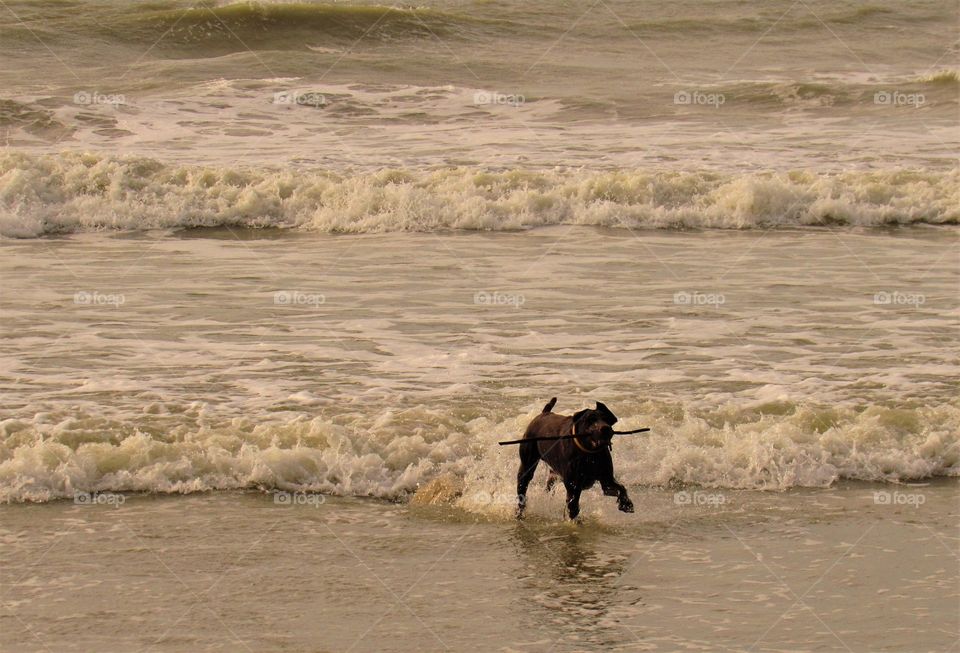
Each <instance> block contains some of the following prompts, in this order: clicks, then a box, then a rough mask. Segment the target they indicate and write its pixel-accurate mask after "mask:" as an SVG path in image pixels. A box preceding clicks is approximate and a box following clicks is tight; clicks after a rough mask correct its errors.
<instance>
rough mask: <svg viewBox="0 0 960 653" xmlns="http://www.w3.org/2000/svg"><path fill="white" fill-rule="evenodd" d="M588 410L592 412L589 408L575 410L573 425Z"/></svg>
mask: <svg viewBox="0 0 960 653" xmlns="http://www.w3.org/2000/svg"><path fill="white" fill-rule="evenodd" d="M589 412H592V411H591V410H590V409H589V408H587V409H584V410H578V411H577V412H575V413H574V414H573V425H574V426H576V425H577V424H579V423H580V420H582V419H583V417H584V416H585V415H586V414H587V413H589Z"/></svg>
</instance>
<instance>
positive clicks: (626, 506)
mask: <svg viewBox="0 0 960 653" xmlns="http://www.w3.org/2000/svg"><path fill="white" fill-rule="evenodd" d="M617 507H618V508H619V509H620V512H633V501H631V500H630V499H627V500H626V501H621V502H620V503H619V504H617Z"/></svg>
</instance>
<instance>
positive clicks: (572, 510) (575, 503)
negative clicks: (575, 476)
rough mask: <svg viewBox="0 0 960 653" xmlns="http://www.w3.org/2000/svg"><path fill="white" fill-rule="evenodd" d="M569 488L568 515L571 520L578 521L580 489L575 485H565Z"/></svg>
mask: <svg viewBox="0 0 960 653" xmlns="http://www.w3.org/2000/svg"><path fill="white" fill-rule="evenodd" d="M564 486H565V487H566V488H567V514H569V515H570V519H576V518H577V515H579V514H580V492H581V490H580V487H579V486H577V485H574V484H573V483H564Z"/></svg>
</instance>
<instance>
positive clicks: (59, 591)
mask: <svg viewBox="0 0 960 653" xmlns="http://www.w3.org/2000/svg"><path fill="white" fill-rule="evenodd" d="M632 493H633V497H634V501H635V502H636V504H637V513H635V514H634V515H622V514H620V513H617V512H616V511H615V510H614V505H613V500H612V499H609V498H605V499H604V498H601V496H600V494H599V492H588V493H586V494H585V496H584V503H585V504H586V506H587V511H588V512H593V511H594V510H595V509H596V508H597V507H598V506H599V504H604V509H603V511H602V516H600V515H599V514H592V515H590V516H588V517H587V518H586V520H585V522H584V524H582V525H580V526H572V525H570V524H567V523H563V522H561V521H559V520H557V519H553V518H549V519H548V518H535V519H532V520H529V521H527V522H523V523H514V522H513V520H511V519H509V518H506V519H495V518H494V519H490V518H481V517H477V516H470V515H465V514H463V513H458V512H451V511H450V509H449V508H437V507H422V506H418V505H415V504H414V505H396V504H389V503H381V502H378V501H371V500H356V499H339V498H327V499H326V500H325V502H324V503H320V504H316V505H314V504H301V505H285V504H277V503H275V502H274V501H273V500H272V499H271V497H270V496H269V495H266V496H265V495H263V494H258V493H253V494H251V493H219V494H201V495H191V496H189V497H177V498H163V497H151V496H128V497H126V498H125V500H124V501H123V503H122V504H120V505H119V506H117V505H113V504H106V503H104V504H99V505H74V504H73V503H69V502H54V503H49V504H44V505H17V506H6V507H3V508H0V510H2V511H3V521H2V526H0V538H2V541H3V542H4V546H3V550H2V558H3V560H2V562H3V568H4V576H5V578H6V581H5V582H6V584H7V586H8V588H9V589H10V590H11V591H9V592H8V593H7V594H6V598H5V608H6V610H5V611H4V612H3V613H2V616H0V624H2V626H3V627H2V628H0V642H2V645H3V646H4V648H9V649H10V650H14V649H16V650H59V651H74V650H92V649H98V648H108V649H110V650H112V651H182V650H192V651H200V650H202V651H227V650H230V651H233V650H237V649H238V648H239V649H242V650H254V651H305V650H310V651H398V652H401V651H421V650H432V651H442V650H449V651H466V650H477V649H482V650H500V651H588V650H593V651H595V650H614V651H677V650H718V649H724V650H735V651H747V650H753V651H797V650H804V651H818V650H847V651H904V650H911V651H937V650H948V649H949V648H950V646H952V645H953V644H954V643H955V642H956V638H957V631H958V627H960V623H958V615H957V610H956V607H957V603H958V601H960V585H958V580H960V579H958V573H957V555H958V550H960V538H958V535H960V533H958V532H957V523H958V517H960V515H958V510H957V506H958V498H960V495H958V488H957V484H956V482H955V481H944V482H939V483H935V484H932V485H926V484H924V485H920V486H895V487H891V486H889V485H867V484H856V485H849V484H844V485H842V486H840V487H833V488H829V489H823V490H791V491H788V492H785V493H757V492H737V491H729V490H725V491H723V492H715V493H712V494H709V495H708V494H706V493H702V494H701V495H700V496H701V497H707V496H709V497H711V501H710V503H707V502H706V501H704V502H700V503H699V505H693V504H692V503H687V504H683V503H680V504H678V503H677V502H676V501H677V499H676V498H677V496H678V495H677V494H674V493H670V492H664V491H660V490H656V489H642V488H632ZM875 493H881V494H883V493H886V496H887V497H889V499H888V501H889V502H888V503H883V502H882V501H883V499H881V500H880V501H881V503H877V502H876V499H875V496H876V495H875ZM717 501H722V503H717ZM606 504H610V505H606ZM556 516H558V515H555V516H554V517H556Z"/></svg>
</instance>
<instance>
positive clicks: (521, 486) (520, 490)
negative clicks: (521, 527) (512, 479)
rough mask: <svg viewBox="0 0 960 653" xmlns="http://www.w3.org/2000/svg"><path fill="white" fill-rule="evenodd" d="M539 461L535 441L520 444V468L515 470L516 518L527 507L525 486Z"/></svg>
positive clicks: (538, 452) (518, 517) (519, 516)
mask: <svg viewBox="0 0 960 653" xmlns="http://www.w3.org/2000/svg"><path fill="white" fill-rule="evenodd" d="M539 462H540V451H539V450H538V449H537V443H536V442H527V443H523V444H521V445H520V469H519V470H518V471H517V519H523V511H524V508H526V507H527V486H528V485H530V481H531V480H532V479H533V473H534V472H535V471H537V464H538V463H539Z"/></svg>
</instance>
